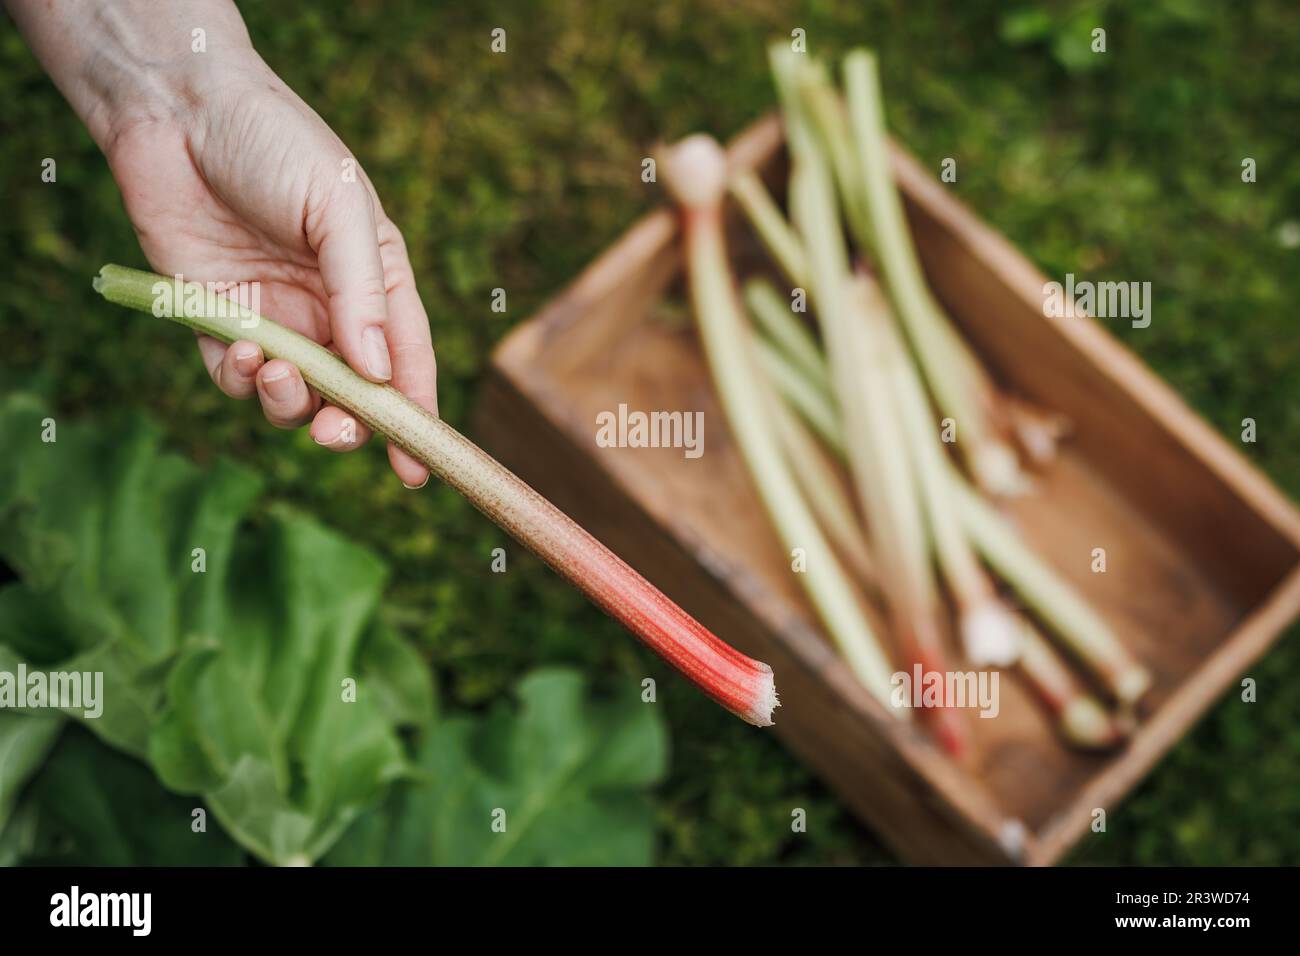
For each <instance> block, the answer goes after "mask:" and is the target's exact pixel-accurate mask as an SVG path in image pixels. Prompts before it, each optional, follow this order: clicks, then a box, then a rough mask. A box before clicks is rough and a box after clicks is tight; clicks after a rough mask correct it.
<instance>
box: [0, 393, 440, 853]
mask: <svg viewBox="0 0 1300 956" xmlns="http://www.w3.org/2000/svg"><path fill="white" fill-rule="evenodd" d="M46 417H47V413H46V412H45V411H44V410H43V409H42V408H41V406H40V404H39V403H38V402H36V401H35V400H32V399H27V398H17V399H11V400H9V401H7V402H5V403H4V404H3V405H0V444H2V445H3V447H4V448H5V449H6V452H8V453H9V454H6V455H5V456H4V458H3V460H0V531H3V532H4V533H3V536H2V537H0V557H2V558H3V559H4V560H5V562H6V563H8V564H9V565H10V566H11V567H12V568H14V569H15V571H16V572H17V574H18V578H19V580H18V581H16V582H11V583H10V584H8V585H5V586H3V587H0V669H11V668H15V667H17V666H18V664H20V663H27V664H28V666H30V667H38V666H39V667H41V668H44V669H49V670H73V669H75V670H81V671H98V672H102V674H103V680H104V698H105V699H104V706H103V714H102V716H101V717H99V718H98V719H88V720H86V721H85V723H86V725H87V726H88V727H89V728H90V729H91V730H92V731H94V732H95V733H96V734H97V735H99V736H100V737H101V738H103V739H104V740H105V741H107V742H109V743H110V744H112V745H113V746H115V747H118V748H120V749H122V750H125V751H127V752H128V753H130V754H133V755H135V756H137V757H141V758H146V759H147V760H148V761H149V762H150V764H151V765H152V766H153V768H154V770H155V771H156V773H157V774H158V776H159V777H160V778H161V779H162V781H163V782H164V783H165V784H166V785H167V786H168V787H169V788H171V789H172V790H175V791H177V792H180V793H191V794H199V795H202V797H203V800H204V802H205V803H206V804H207V805H208V806H209V807H210V808H211V810H212V812H213V813H214V814H215V815H216V816H217V818H218V819H219V820H220V821H221V823H222V824H223V826H225V827H226V829H227V830H228V831H229V832H230V833H231V834H232V835H233V836H234V837H235V838H236V839H237V840H239V842H240V843H241V844H243V845H244V846H245V847H247V848H248V849H250V850H251V851H253V852H254V853H257V854H258V855H259V856H261V857H262V858H263V859H266V860H267V861H269V862H273V863H287V862H301V861H311V860H314V859H315V858H317V857H318V856H319V855H321V854H322V853H323V852H324V851H325V850H326V849H328V847H329V846H330V844H331V843H332V842H333V841H334V840H335V839H337V837H338V836H339V834H341V833H342V832H343V830H344V829H346V827H347V826H348V825H349V824H350V823H351V822H352V821H353V820H354V818H355V817H356V816H357V815H358V814H359V813H360V812H361V811H362V810H363V809H365V808H366V807H367V806H368V805H370V804H372V803H374V802H375V801H377V800H378V799H379V798H380V797H382V795H383V793H384V790H385V788H386V787H387V785H388V784H389V782H390V781H392V780H394V779H397V778H399V777H400V776H402V775H403V774H404V773H406V772H407V770H408V762H407V760H406V757H405V753H404V751H403V748H402V745H401V741H400V739H399V737H398V735H397V727H398V726H399V725H401V724H405V723H414V722H419V721H427V720H428V718H429V717H430V715H431V714H432V707H433V705H432V697H431V684H430V680H429V676H428V671H427V668H426V667H424V666H423V663H422V662H421V661H420V660H419V658H418V657H417V656H416V655H415V654H414V652H413V651H411V650H410V649H409V647H406V646H405V644H404V643H403V642H402V641H401V640H400V639H399V638H397V637H396V636H395V635H394V634H393V633H392V632H391V631H390V630H388V629H387V628H386V627H385V626H384V625H382V624H381V623H379V622H378V621H377V620H376V619H375V610H376V606H377V603H378V600H379V596H380V594H381V592H382V588H383V584H384V579H385V574H386V572H385V569H384V567H383V565H382V563H381V562H380V561H379V560H378V559H377V558H375V557H374V556H373V555H372V554H371V553H370V552H368V551H366V550H365V549H362V548H359V547H357V546H355V545H352V544H350V543H349V542H347V541H346V540H344V539H343V538H341V537H340V536H338V535H337V534H334V533H332V532H330V531H328V530H326V529H325V528H323V527H321V526H320V525H319V524H317V523H316V522H314V521H312V520H311V519H309V518H307V517H305V516H303V515H300V514H296V513H294V512H292V511H289V510H287V509H271V510H270V511H269V513H268V514H267V515H266V516H265V517H264V519H262V520H259V521H258V522H251V521H248V520H246V516H247V514H248V512H249V509H250V508H251V506H252V505H253V503H254V501H255V499H256V496H257V494H258V492H259V490H260V483H259V482H258V480H257V479H256V478H255V477H254V476H252V475H251V474H250V473H248V472H247V471H245V470H243V469H240V468H238V467H236V466H234V465H231V464H229V463H226V462H220V461H219V462H217V463H216V464H214V465H213V466H211V467H210V468H207V469H200V468H198V467H197V466H196V465H194V464H192V463H190V462H187V461H185V460H183V459H181V458H179V457H178V456H175V455H169V454H165V453H163V452H162V451H161V449H160V441H159V433H158V430H157V429H156V428H155V427H153V426H151V425H149V424H148V423H146V422H144V421H142V420H140V419H133V420H131V421H130V422H128V423H127V425H126V426H125V427H123V428H109V429H102V428H96V427H94V426H91V425H69V424H62V423H60V424H59V426H58V431H57V440H56V441H53V442H46V441H43V440H42V438H43V434H45V435H47V434H48V431H46V429H45V428H44V427H43V424H42V423H43V421H44V419H45V418H46ZM196 549H202V553H201V560H202V562H203V563H202V565H201V566H200V565H199V564H198V563H197V561H198V560H199V552H197V551H196ZM67 713H68V715H69V716H72V717H76V718H78V719H80V718H81V717H82V712H81V711H80V710H76V709H69V710H68V711H67Z"/></svg>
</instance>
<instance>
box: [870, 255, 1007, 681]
mask: <svg viewBox="0 0 1300 956" xmlns="http://www.w3.org/2000/svg"><path fill="white" fill-rule="evenodd" d="M863 281H865V282H869V283H870V282H872V280H871V279H868V278H866V277H864V278H863ZM872 284H874V283H872ZM876 301H877V302H878V303H879V304H880V306H881V308H882V310H884V309H887V308H888V307H887V306H886V305H885V300H884V296H883V295H880V294H879V293H878V292H877V294H876ZM873 318H874V324H875V326H876V327H877V329H878V334H879V336H880V338H881V340H882V344H883V345H884V346H885V350H886V354H887V356H888V360H889V371H890V378H891V380H892V381H893V383H894V395H895V397H896V398H897V399H898V408H899V415H900V417H901V425H902V429H901V431H902V432H903V434H904V435H905V437H906V440H907V445H908V448H909V451H910V453H911V458H912V464H913V466H914V470H915V473H916V476H917V484H918V485H919V487H920V490H921V502H922V504H923V506H924V510H925V517H926V525H927V527H928V528H929V530H930V541H931V543H932V545H933V551H934V555H935V558H936V559H937V561H938V563H939V568H940V570H942V572H943V576H944V580H946V581H947V582H948V589H949V591H950V592H951V594H952V596H953V599H954V600H955V602H956V604H957V608H958V613H959V615H960V617H961V635H962V646H963V647H964V648H965V650H966V656H967V657H968V658H970V661H971V663H973V664H976V665H985V664H1000V665H1007V664H1011V663H1013V662H1014V661H1015V659H1016V655H1017V654H1018V653H1019V641H1018V639H1017V638H1018V634H1019V630H1020V629H1019V628H1018V627H1017V626H1016V619H1015V618H1014V617H1013V616H1012V615H1011V613H1010V612H1009V611H1008V610H1007V609H1006V606H1005V605H1004V604H1003V603H1002V600H1001V599H1000V598H999V597H998V595H997V591H996V590H995V589H994V587H993V582H992V581H990V580H989V576H988V574H987V573H986V572H985V570H984V568H983V567H982V566H981V565H980V563H979V560H978V559H977V558H976V557H975V552H974V550H973V549H972V548H971V544H970V540H969V539H968V538H967V536H966V531H965V528H964V527H963V525H962V521H961V515H960V513H959V512H958V511H957V509H956V504H955V502H954V500H953V494H954V492H953V489H952V488H951V487H950V482H949V467H948V461H947V459H946V458H945V456H944V453H943V448H942V447H941V443H940V441H939V435H938V428H937V423H936V422H934V420H933V419H932V417H931V413H930V405H929V402H928V401H927V400H926V396H925V389H924V386H922V384H921V380H920V377H919V376H918V375H917V372H916V368H915V366H913V365H912V363H911V362H910V361H908V356H907V352H906V346H904V344H903V342H902V340H901V339H900V338H899V337H898V333H897V331H896V329H895V328H894V321H893V318H892V317H891V316H890V315H888V314H885V313H883V312H882V314H880V315H878V316H874V317H873Z"/></svg>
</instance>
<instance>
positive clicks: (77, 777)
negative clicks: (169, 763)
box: [0, 729, 244, 866]
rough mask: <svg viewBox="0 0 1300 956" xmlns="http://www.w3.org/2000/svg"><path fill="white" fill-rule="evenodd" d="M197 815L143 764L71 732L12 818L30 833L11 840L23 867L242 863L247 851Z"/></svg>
mask: <svg viewBox="0 0 1300 956" xmlns="http://www.w3.org/2000/svg"><path fill="white" fill-rule="evenodd" d="M200 810H205V808H204V805H203V803H202V801H199V800H194V799H187V798H185V797H181V796H176V795H174V794H170V793H168V792H167V791H166V790H164V789H163V788H162V787H160V786H158V781H157V780H156V779H155V778H154V775H153V774H152V773H151V772H150V771H149V768H148V767H146V766H145V765H144V764H141V763H140V762H139V761H136V760H134V759H132V758H130V757H128V756H126V755H125V754H121V753H117V752H115V751H113V750H111V749H110V748H108V747H106V746H104V745H103V744H101V743H99V742H97V741H96V739H95V738H94V737H93V736H91V735H90V734H87V733H86V732H85V731H84V730H79V729H72V730H70V731H69V732H68V733H67V734H65V735H64V737H63V739H62V740H61V741H60V742H59V745H58V747H56V748H55V750H54V753H53V754H52V755H51V756H50V758H49V760H48V762H47V763H46V764H45V766H44V768H42V770H41V771H40V773H39V775H37V777H36V778H35V779H34V780H33V781H32V784H31V787H30V788H29V791H28V794H27V796H26V797H25V798H24V801H23V805H22V808H21V810H20V812H19V814H16V815H15V819H14V823H15V824H21V825H23V826H25V828H26V831H27V832H25V833H15V834H14V837H13V839H14V841H15V842H18V841H20V840H21V842H22V843H23V844H25V845H24V846H23V847H22V848H21V850H20V853H21V862H23V863H25V864H39V865H76V866H233V865H237V864H239V863H242V862H243V861H244V852H243V851H242V850H241V849H240V848H239V847H238V846H237V845H236V844H235V843H234V842H233V841H232V840H231V839H230V838H229V837H227V836H226V835H225V834H224V833H222V831H221V829H220V828H219V827H217V826H216V825H215V823H214V822H213V821H212V820H211V819H210V814H207V815H206V816H207V818H206V819H205V814H206V811H205V813H198V812H197V811H200ZM0 842H3V841H0ZM11 862H13V861H11Z"/></svg>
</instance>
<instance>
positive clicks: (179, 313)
mask: <svg viewBox="0 0 1300 956" xmlns="http://www.w3.org/2000/svg"><path fill="white" fill-rule="evenodd" d="M173 282H174V280H172V279H167V278H164V277H163V276H159V275H155V274H153V273H150V272H141V271H139V270H136V269H127V268H125V267H123V266H114V265H108V266H104V268H103V269H101V270H100V275H99V277H98V278H96V279H95V289H96V290H97V291H98V292H99V293H100V294H101V295H103V296H104V297H105V298H106V299H108V300H109V301H110V302H116V303H118V304H119V305H124V306H128V307H130V308H133V309H138V310H140V311H143V312H151V313H152V314H154V315H160V316H162V317H165V318H169V319H172V320H173V321H175V322H179V323H180V324H182V325H187V326H190V327H191V328H194V329H197V330H198V331H200V332H203V333H204V334H207V335H211V336H213V337H215V338H218V339H220V340H222V341H223V342H233V341H235V340H236V339H246V340H248V341H251V342H254V343H256V344H257V345H260V346H261V347H262V351H263V352H264V353H265V354H266V356H267V358H279V359H284V360H285V361H287V362H291V363H292V364H294V365H296V366H297V367H298V369H299V371H301V372H302V375H303V378H304V379H306V381H307V383H308V384H309V385H310V386H312V387H313V388H314V389H316V390H317V391H318V392H319V393H320V394H321V395H322V396H323V397H324V398H325V399H326V400H327V401H329V402H331V403H333V404H335V405H338V406H339V407H341V408H345V409H348V410H350V411H351V412H352V414H354V415H356V417H357V418H358V419H360V420H361V421H363V422H365V423H366V424H367V425H369V426H370V427H371V428H372V429H373V430H374V431H376V432H378V433H380V434H382V435H384V436H385V437H387V438H388V439H389V440H390V441H392V442H393V443H394V444H396V445H397V446H398V447H400V448H402V449H403V450H405V451H407V452H409V453H410V454H411V455H412V456H414V457H415V458H417V459H419V460H420V461H421V462H423V463H424V464H425V465H426V466H428V468H429V470H430V471H431V472H432V473H433V474H435V475H437V476H438V477H439V478H441V479H442V480H443V481H445V482H446V483H447V484H449V485H451V486H452V487H453V488H455V489H456V490H457V491H458V492H460V493H461V494H462V495H464V496H465V497H466V498H467V499H469V501H470V503H471V504H473V505H474V507H476V508H478V510H479V511H481V512H483V514H485V515H487V517H488V518H490V519H491V520H492V521H494V522H495V523H496V524H497V525H499V526H500V527H501V528H503V529H504V530H505V531H506V532H508V533H509V534H510V535H511V536H512V537H513V538H515V539H516V540H517V541H519V542H520V543H521V544H522V545H524V546H525V547H526V548H528V549H529V550H530V551H532V552H533V553H534V554H536V555H537V556H538V557H540V558H541V559H542V560H543V561H545V562H546V563H547V564H549V565H550V566H551V567H552V568H554V569H555V570H556V571H558V572H559V573H560V574H561V575H562V576H563V577H564V578H565V579H566V580H567V581H568V582H569V583H570V584H572V585H573V586H574V587H576V588H577V589H578V590H580V591H581V592H582V593H583V594H585V595H587V597H588V598H590V599H591V601H592V602H593V603H594V604H596V605H597V606H598V607H600V608H601V609H602V610H604V611H605V612H606V613H608V614H609V615H610V616H611V617H613V618H614V619H615V620H617V621H619V622H620V623H621V624H623V626H625V627H626V628H627V629H628V630H630V631H631V632H632V633H633V634H635V635H636V636H637V637H639V638H640V639H641V640H642V641H644V642H645V644H646V645H647V646H649V647H650V649H651V650H653V651H654V652H655V653H656V654H658V655H659V656H660V657H662V658H663V659H664V660H665V661H667V662H668V663H669V664H671V665H672V666H673V667H675V668H677V669H678V670H679V671H681V673H682V674H684V675H685V676H686V678H687V679H688V680H690V681H691V682H692V683H694V684H695V685H696V686H697V687H699V688H700V689H701V690H702V691H704V693H706V694H708V695H709V696H710V697H712V698H713V699H714V700H715V701H717V702H718V703H719V704H721V705H722V706H723V707H725V708H726V709H727V710H729V711H731V712H732V713H733V714H735V715H736V716H738V717H741V718H743V719H744V720H747V721H749V722H750V723H751V724H754V725H756V726H759V727H766V726H769V725H770V724H771V723H772V711H773V709H774V708H775V707H776V706H777V699H776V688H775V685H774V683H773V680H772V669H771V668H770V667H768V666H767V665H766V664H764V663H761V662H759V661H756V660H752V659H751V658H749V657H746V656H745V655H744V654H741V653H740V652H739V651H737V650H735V649H734V648H732V647H730V646H729V645H728V644H726V643H724V642H723V641H721V640H719V639H718V638H717V637H715V636H714V635H713V634H711V633H710V632H709V631H708V629H707V628H705V627H704V626H703V625H701V624H700V623H699V622H697V621H696V620H695V619H694V618H692V617H691V616H690V615H689V614H687V613H686V612H685V611H683V610H682V609H681V608H680V607H678V606H677V605H676V604H674V603H673V602H672V601H671V600H669V599H668V598H667V597H666V596H665V595H664V594H663V593H662V592H661V591H659V590H658V589H657V588H656V587H655V586H654V585H652V584H651V583H650V582H649V581H647V580H646V579H645V578H643V577H642V576H641V575H640V574H638V573H637V572H636V571H634V570H633V569H632V568H631V567H629V566H628V565H627V564H626V563H625V562H624V561H622V560H621V559H620V558H619V557H618V556H617V555H615V554H614V553H613V552H612V551H610V550H609V549H608V548H606V547H605V546H604V545H603V544H601V543H600V542H599V541H597V540H596V539H595V538H593V537H592V536H591V535H590V534H588V533H587V532H586V531H584V530H583V529H582V528H581V527H580V526H579V525H578V524H577V523H576V522H574V521H573V520H572V519H571V518H569V517H568V516H567V515H566V514H564V512H562V511H560V510H559V509H558V508H556V507H555V506H554V505H552V504H551V503H550V502H549V501H547V500H546V499H545V498H543V497H542V496H541V495H539V494H538V493H537V492H536V491H534V490H533V489H532V488H530V487H529V486H528V485H527V484H525V483H524V482H523V481H521V480H520V479H519V478H517V477H516V476H515V475H514V474H512V473H511V472H510V471H509V470H508V469H506V468H505V467H504V466H502V465H501V464H500V463H499V462H497V461H496V460H495V459H494V458H492V457H491V456H490V455H488V454H487V453H486V452H484V451H483V450H482V449H480V448H479V447H478V446H477V445H475V444H474V443H473V442H471V441H470V440H469V439H467V438H465V437H464V436H463V435H461V434H460V433H459V432H457V431H456V430H455V429H454V428H452V427H451V426H450V425H448V424H447V423H445V422H443V421H442V420H441V419H439V418H438V417H437V416H435V415H433V414H431V413H430V412H428V411H426V410H425V409H423V408H421V407H420V406H419V405H417V404H415V403H414V402H412V401H411V400H410V399H408V398H407V397H406V396H404V395H403V394H402V393H401V392H399V391H397V390H396V389H394V388H392V387H391V386H388V385H377V384H375V383H373V382H368V381H366V380H365V379H363V378H362V377H361V376H359V375H357V374H356V373H355V372H353V371H352V369H350V368H349V367H348V366H347V364H346V363H344V362H343V361H342V360H341V359H340V358H338V357H337V356H336V355H334V354H333V353H332V352H330V351H329V350H328V349H326V348H324V347H323V346H321V345H318V344H317V343H315V342H313V341H311V340H310V339H307V338H304V337H303V336H301V335H299V334H298V333H296V332H292V331H290V330H289V329H287V328H285V327H283V326H281V325H277V324H276V323H275V322H272V321H271V320H269V319H266V318H264V317H261V316H258V315H256V314H255V313H253V312H252V311H251V310H249V309H247V308H244V307H243V306H239V305H237V304H235V303H234V302H232V301H231V300H229V299H226V298H224V297H220V296H218V295H216V294H215V293H213V292H211V291H201V290H199V289H198V288H197V287H196V286H194V284H190V285H189V286H187V287H186V289H185V290H184V291H182V290H181V289H180V288H176V287H174V286H173ZM177 285H179V282H177ZM197 292H201V296H202V301H203V303H204V305H203V308H202V309H194V308H189V306H190V305H191V303H192V302H195V301H198V297H197V296H193V297H192V293H197ZM173 303H174V304H176V306H178V307H179V308H177V309H173V308H172V307H171V305H172V304H173ZM190 312H198V313H200V314H196V315H191V314H189V313H190Z"/></svg>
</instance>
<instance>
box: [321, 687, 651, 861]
mask: <svg viewBox="0 0 1300 956" xmlns="http://www.w3.org/2000/svg"><path fill="white" fill-rule="evenodd" d="M517 696H518V698H519V705H518V707H517V708H515V707H510V706H501V707H498V708H496V709H495V710H493V711H492V712H490V713H489V714H487V715H485V716H482V717H456V718H454V719H449V720H443V721H441V722H440V723H439V724H438V725H437V727H436V729H435V730H434V732H433V733H431V734H429V735H428V736H426V737H425V739H424V740H423V741H422V742H421V746H420V750H419V754H418V757H417V760H416V762H417V766H418V770H419V773H420V779H418V780H415V781H412V782H409V783H405V784H402V785H400V786H398V787H396V788H395V789H394V790H393V792H392V794H391V795H390V797H389V799H388V802H387V804H386V805H385V806H384V808H383V809H382V810H381V811H379V812H375V813H371V814H368V815H367V816H366V817H364V818H363V819H362V820H360V821H359V822H358V823H357V824H356V825H355V826H354V827H353V828H352V829H351V830H350V831H349V832H348V834H347V835H346V836H345V837H344V838H343V839H342V840H341V841H340V842H339V844H338V846H337V847H336V848H335V850H334V851H333V852H332V853H331V854H330V856H329V857H328V858H327V860H326V862H329V863H333V864H336V865H375V864H385V865H392V866H429V865H437V866H481V865H500V866H529V865H551V866H564V865H574V866H602V865H609V866H639V865H648V864H649V863H650V862H652V859H653V854H654V824H653V815H652V812H651V807H650V803H649V798H648V796H647V794H646V792H645V791H646V789H647V788H648V787H650V786H651V785H653V784H654V783H656V782H658V781H659V780H660V779H661V777H662V775H663V774H664V772H665V769H666V765H667V755H668V743H667V735H666V731H665V729H664V725H663V722H662V720H661V719H660V718H659V716H658V714H657V713H656V711H655V707H654V706H653V705H650V704H645V703H642V702H641V700H640V698H639V697H638V696H631V697H627V698H624V699H619V700H614V701H608V702H598V701H593V700H592V699H590V697H589V696H588V695H587V693H586V689H585V685H584V681H583V678H582V677H581V675H580V674H578V673H577V672H575V671H571V670H564V669H548V670H541V671H536V672H534V673H533V674H531V675H529V676H528V677H526V678H524V679H523V680H522V681H521V682H520V683H519V685H518V688H517Z"/></svg>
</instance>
